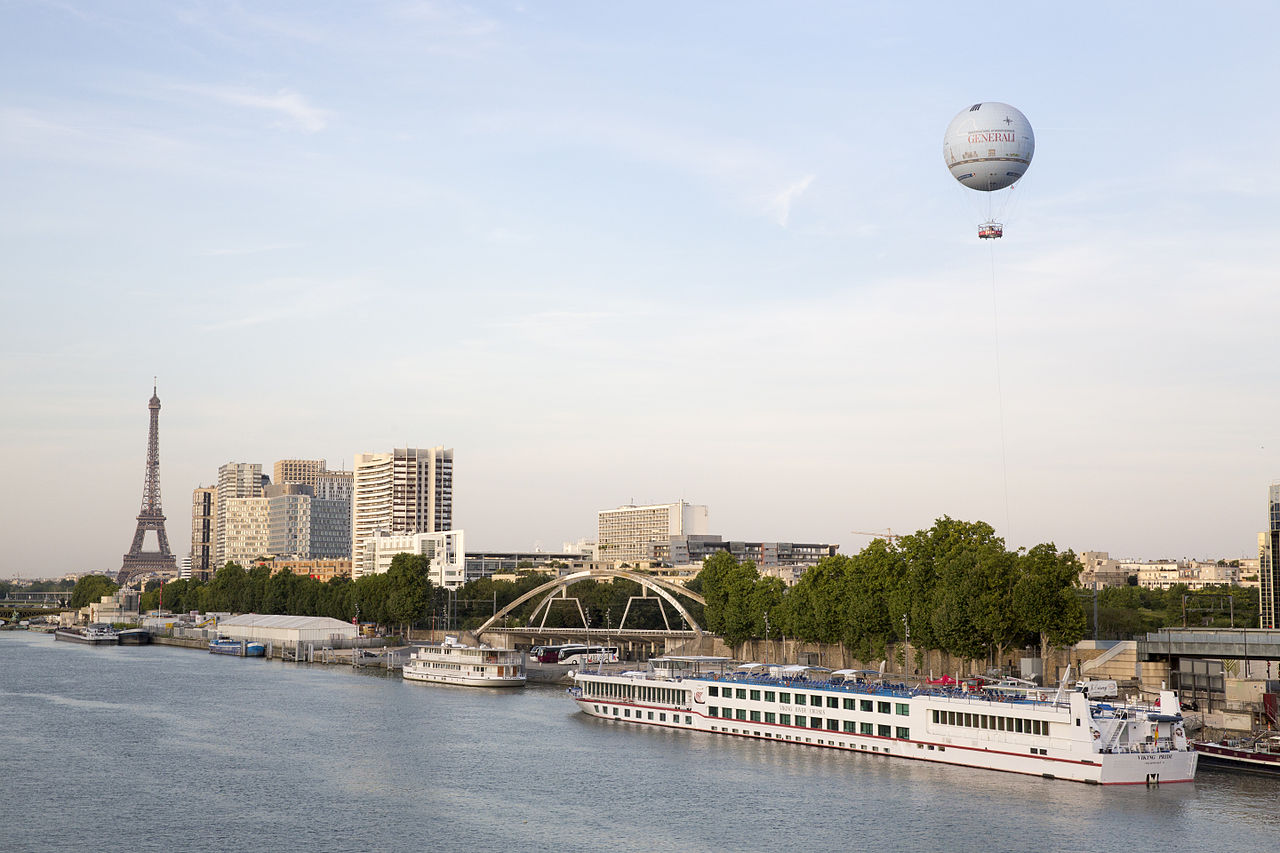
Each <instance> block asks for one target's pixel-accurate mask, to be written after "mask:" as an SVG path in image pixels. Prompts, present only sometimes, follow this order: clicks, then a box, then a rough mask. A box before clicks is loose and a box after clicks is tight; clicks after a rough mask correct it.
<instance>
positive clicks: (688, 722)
mask: <svg viewBox="0 0 1280 853" xmlns="http://www.w3.org/2000/svg"><path fill="white" fill-rule="evenodd" d="M684 724H685V725H686V726H691V725H693V717H690V716H689V715H688V714H685V717H684Z"/></svg>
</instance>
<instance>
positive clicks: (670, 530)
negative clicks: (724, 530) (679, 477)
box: [596, 501, 707, 565]
mask: <svg viewBox="0 0 1280 853" xmlns="http://www.w3.org/2000/svg"><path fill="white" fill-rule="evenodd" d="M596 516H597V535H596V548H597V552H598V554H599V560H600V561H601V562H611V563H613V564H615V565H618V564H620V563H638V562H640V561H642V560H645V559H647V555H648V554H649V553H650V548H649V546H650V544H651V543H656V542H661V543H664V544H665V543H666V542H668V541H669V539H670V537H672V536H697V535H705V534H706V533H707V508H706V506H704V505H701V504H689V503H685V502H684V501H677V502H676V503H671V504H650V505H647V506H620V507H618V508H617V509H602V510H600V511H599V512H598V513H596Z"/></svg>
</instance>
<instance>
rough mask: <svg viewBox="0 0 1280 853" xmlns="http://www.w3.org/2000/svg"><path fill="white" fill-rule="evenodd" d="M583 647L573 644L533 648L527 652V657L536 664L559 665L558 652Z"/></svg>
mask: <svg viewBox="0 0 1280 853" xmlns="http://www.w3.org/2000/svg"><path fill="white" fill-rule="evenodd" d="M581 648H585V646H582V645H578V644H574V645H567V646H534V647H533V648H532V649H530V650H529V657H531V658H533V659H534V660H536V661H537V662H538V663H560V652H561V651H562V650H563V649H581Z"/></svg>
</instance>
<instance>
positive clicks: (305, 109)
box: [178, 86, 333, 133]
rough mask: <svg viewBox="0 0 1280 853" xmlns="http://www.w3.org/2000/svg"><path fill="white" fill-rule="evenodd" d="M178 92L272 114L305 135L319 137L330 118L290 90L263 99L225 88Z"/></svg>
mask: <svg viewBox="0 0 1280 853" xmlns="http://www.w3.org/2000/svg"><path fill="white" fill-rule="evenodd" d="M178 88H179V89H180V90H181V91H185V92H190V93H192V94H196V95H203V96H205V97H207V98H212V99H213V100H215V101H221V102H222V103H224V104H231V105H232V106H237V107H248V108H249V109H255V110H264V111H266V112H269V113H274V114H276V115H277V116H280V117H281V118H283V119H285V120H287V122H288V123H289V124H291V125H292V126H294V127H297V128H299V129H301V130H303V131H305V132H307V133H319V132H320V131H322V130H324V129H325V128H326V127H328V126H329V120H330V118H331V117H332V115H333V113H331V112H330V111H329V110H324V109H320V108H319V107H315V106H312V105H311V104H310V103H308V102H307V99H306V98H304V97H303V96H302V95H301V94H299V93H298V92H295V91H293V90H292V89H280V90H279V91H277V92H276V93H275V94H272V95H264V94H260V93H257V92H249V91H245V90H243V89H231V88H226V87H212V86H181V87H178Z"/></svg>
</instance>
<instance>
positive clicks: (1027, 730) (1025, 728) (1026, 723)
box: [1022, 720, 1031, 735]
mask: <svg viewBox="0 0 1280 853" xmlns="http://www.w3.org/2000/svg"><path fill="white" fill-rule="evenodd" d="M1022 733H1023V734H1024V735H1029V734H1031V721H1030V720H1023V721H1022Z"/></svg>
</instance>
